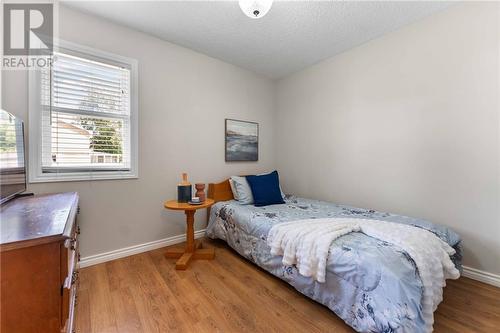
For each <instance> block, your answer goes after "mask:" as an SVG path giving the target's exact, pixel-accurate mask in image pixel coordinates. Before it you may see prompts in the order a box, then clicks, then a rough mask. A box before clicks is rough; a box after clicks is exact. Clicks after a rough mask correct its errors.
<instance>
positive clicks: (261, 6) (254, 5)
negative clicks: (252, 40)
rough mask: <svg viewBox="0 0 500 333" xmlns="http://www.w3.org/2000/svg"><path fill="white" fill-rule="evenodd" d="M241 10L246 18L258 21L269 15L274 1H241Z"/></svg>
mask: <svg viewBox="0 0 500 333" xmlns="http://www.w3.org/2000/svg"><path fill="white" fill-rule="evenodd" d="M239 4H240V8H241V10H242V11H243V13H245V15H246V16H248V17H250V18H252V19H258V18H261V17H263V16H264V15H266V14H267V12H268V11H269V9H271V6H272V4H273V0H239Z"/></svg>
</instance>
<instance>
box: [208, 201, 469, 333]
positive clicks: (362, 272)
mask: <svg viewBox="0 0 500 333" xmlns="http://www.w3.org/2000/svg"><path fill="white" fill-rule="evenodd" d="M324 217H356V218H367V219H377V220H383V221H389V222H396V223H403V224H410V225H413V226H416V227H420V228H424V229H426V230H429V231H431V232H433V233H434V234H436V235H437V236H438V237H440V238H441V239H442V240H443V241H445V242H447V243H448V244H450V245H451V246H452V247H454V248H455V250H456V251H457V253H456V254H455V255H454V256H453V257H452V260H453V262H454V263H455V265H456V266H457V268H458V269H459V270H461V255H462V251H461V244H460V237H459V236H458V235H457V234H456V233H455V232H453V231H452V230H450V229H448V228H446V227H444V226H440V225H435V224H432V223H429V222H427V221H423V220H420V219H415V218H410V217H406V216H400V215H394V214H388V213H382V212H377V211H374V210H366V209H360V208H353V207H348V206H342V205H336V204H332V203H328V202H323V201H317V200H309V199H302V198H297V197H293V196H287V198H286V199H285V204H283V205H272V206H266V207H254V206H252V205H240V204H239V203H237V202H236V201H225V202H218V203H216V204H215V205H214V206H213V207H212V211H211V214H210V220H209V223H208V227H207V235H208V236H209V237H211V238H220V239H223V240H225V241H226V242H227V243H228V244H229V246H231V247H232V248H233V249H235V250H236V251H237V252H238V253H239V254H241V255H242V256H244V257H245V258H247V259H249V260H251V261H253V262H254V263H255V264H257V265H258V266H260V267H262V268H264V269H265V270H267V271H268V272H270V273H272V274H273V275H275V276H277V277H279V278H280V279H283V280H285V281H286V282H288V283H289V284H290V285H292V286H294V287H295V288H296V289H297V290H298V291H300V292H301V293H303V294H304V295H306V296H308V297H310V298H312V299H314V300H316V301H318V302H320V303H321V304H324V305H326V306H327V307H328V308H330V309H331V310H332V311H333V312H335V313H336V314H337V315H338V316H339V317H341V318H342V319H343V320H344V321H345V322H346V323H347V324H348V325H350V326H351V327H353V328H354V329H355V330H357V331H360V332H423V327H424V322H423V319H422V313H421V298H422V283H421V281H420V277H419V274H418V270H417V268H416V267H415V264H414V262H413V260H412V259H411V258H410V257H409V255H408V254H407V253H406V252H404V251H403V250H401V249H400V248H398V247H396V246H393V245H392V244H388V243H386V242H383V241H380V240H377V239H375V238H371V237H369V236H366V235H364V234H362V233H358V232H354V233H350V234H348V235H345V236H342V237H341V238H339V239H337V240H336V241H334V242H333V243H332V246H331V248H330V255H329V258H328V266H327V273H326V282H325V283H319V282H316V281H314V280H313V279H312V278H307V277H304V276H302V275H300V274H299V273H298V272H297V269H296V268H295V267H294V266H284V265H283V264H282V263H281V256H273V255H271V254H270V248H269V246H268V245H267V243H266V237H267V234H268V231H269V229H270V228H271V227H272V226H273V225H274V224H276V223H281V222H287V221H293V220H302V219H311V218H324Z"/></svg>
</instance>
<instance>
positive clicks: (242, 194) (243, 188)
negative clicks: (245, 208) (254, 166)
mask: <svg viewBox="0 0 500 333" xmlns="http://www.w3.org/2000/svg"><path fill="white" fill-rule="evenodd" d="M231 180H232V181H233V185H234V188H235V190H236V195H235V193H234V192H233V196H234V198H235V199H236V198H238V199H237V200H238V202H239V203H240V204H242V205H250V204H253V195H252V189H251V188H250V185H249V184H248V182H247V179H246V177H240V176H231Z"/></svg>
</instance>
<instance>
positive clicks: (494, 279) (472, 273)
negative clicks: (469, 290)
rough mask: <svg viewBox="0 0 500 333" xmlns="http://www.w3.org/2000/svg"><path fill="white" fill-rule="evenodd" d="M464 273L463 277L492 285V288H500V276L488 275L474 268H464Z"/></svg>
mask: <svg viewBox="0 0 500 333" xmlns="http://www.w3.org/2000/svg"><path fill="white" fill-rule="evenodd" d="M463 268H464V272H463V274H462V275H463V276H465V277H468V278H470V279H473V280H477V281H480V282H484V283H487V284H491V285H492V286H495V287H499V288H500V275H496V274H493V273H488V272H485V271H481V270H479V269H475V268H472V267H467V266H463Z"/></svg>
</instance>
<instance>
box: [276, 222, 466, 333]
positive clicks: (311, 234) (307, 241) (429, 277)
mask: <svg viewBox="0 0 500 333" xmlns="http://www.w3.org/2000/svg"><path fill="white" fill-rule="evenodd" d="M350 232H362V233H364V234H366V235H368V236H370V237H373V238H377V239H379V240H382V241H385V242H388V243H391V244H393V245H395V246H398V247H400V248H401V249H403V250H404V251H405V252H407V253H408V254H409V255H410V257H411V258H412V259H413V261H414V262H415V264H416V266H417V268H418V273H419V274H420V279H421V280H422V284H423V287H424V290H423V296H422V312H423V316H424V320H425V323H426V326H427V330H426V331H428V332H431V331H432V324H433V323H434V316H433V313H434V311H435V310H436V308H437V306H438V304H439V303H440V302H441V301H442V299H443V289H442V288H443V287H444V286H445V285H446V282H445V279H449V278H451V279H457V278H458V277H459V276H460V273H459V271H458V270H457V269H456V268H455V265H454V264H453V262H452V261H451V259H450V255H453V254H454V253H455V250H454V249H453V248H452V247H451V246H449V245H448V244H447V243H446V242H444V241H442V240H441V239H440V238H439V237H437V236H436V235H434V234H433V233H432V232H430V231H427V230H425V229H421V228H418V227H414V226H409V225H404V224H398V223H392V222H386V221H378V220H367V219H355V218H324V219H311V220H299V221H292V222H285V223H280V224H276V225H274V226H273V227H272V228H271V230H269V234H268V236H267V244H268V245H269V246H270V247H271V254H273V255H282V256H283V264H284V265H296V266H297V269H298V271H299V273H300V274H302V275H304V276H310V277H313V278H314V279H315V280H317V281H318V282H325V275H326V265H327V260H328V252H329V250H330V246H331V244H332V242H333V241H334V240H336V239H337V238H339V237H341V236H343V235H345V234H348V233H350ZM333 262H335V258H333Z"/></svg>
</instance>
